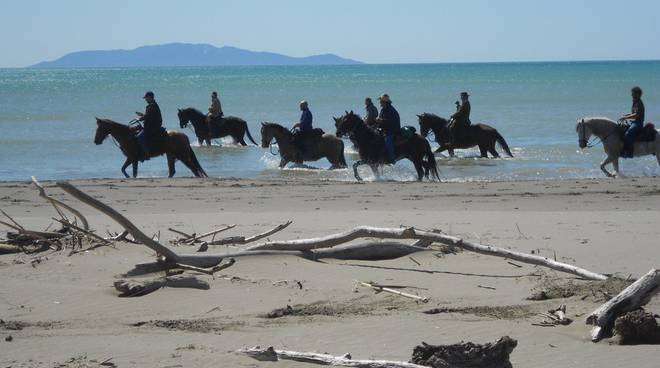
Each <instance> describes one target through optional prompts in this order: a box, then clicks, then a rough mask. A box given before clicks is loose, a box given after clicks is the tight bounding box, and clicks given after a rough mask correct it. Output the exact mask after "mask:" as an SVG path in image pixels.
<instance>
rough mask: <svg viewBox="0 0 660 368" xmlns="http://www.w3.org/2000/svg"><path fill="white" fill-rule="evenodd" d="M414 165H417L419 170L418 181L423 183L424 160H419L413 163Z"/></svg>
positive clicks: (416, 168) (416, 167)
mask: <svg viewBox="0 0 660 368" xmlns="http://www.w3.org/2000/svg"><path fill="white" fill-rule="evenodd" d="M413 165H415V170H417V181H422V179H423V178H424V166H423V165H422V160H421V159H418V160H415V161H413Z"/></svg>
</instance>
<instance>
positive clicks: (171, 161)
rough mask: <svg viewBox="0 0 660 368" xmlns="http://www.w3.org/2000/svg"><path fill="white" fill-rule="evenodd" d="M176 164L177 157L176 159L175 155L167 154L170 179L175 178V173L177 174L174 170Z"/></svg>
mask: <svg viewBox="0 0 660 368" xmlns="http://www.w3.org/2000/svg"><path fill="white" fill-rule="evenodd" d="M175 162H176V157H174V155H173V154H171V153H168V154H167V169H168V170H169V177H170V178H171V177H173V176H174V173H175V172H176V170H175V168H174V163H175Z"/></svg>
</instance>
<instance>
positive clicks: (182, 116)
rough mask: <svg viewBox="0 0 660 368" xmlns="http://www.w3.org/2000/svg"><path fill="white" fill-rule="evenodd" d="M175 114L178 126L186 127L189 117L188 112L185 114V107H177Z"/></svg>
mask: <svg viewBox="0 0 660 368" xmlns="http://www.w3.org/2000/svg"><path fill="white" fill-rule="evenodd" d="M176 115H177V116H178V117H179V127H181V129H183V128H185V127H187V126H188V123H189V122H190V119H189V118H188V114H186V111H185V109H184V110H181V109H178V111H177V113H176Z"/></svg>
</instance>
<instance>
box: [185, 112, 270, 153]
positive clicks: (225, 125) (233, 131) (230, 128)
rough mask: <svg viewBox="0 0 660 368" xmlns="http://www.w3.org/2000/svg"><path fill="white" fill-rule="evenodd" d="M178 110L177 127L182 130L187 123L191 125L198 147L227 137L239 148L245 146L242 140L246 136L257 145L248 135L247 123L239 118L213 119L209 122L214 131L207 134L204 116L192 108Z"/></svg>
mask: <svg viewBox="0 0 660 368" xmlns="http://www.w3.org/2000/svg"><path fill="white" fill-rule="evenodd" d="M178 110H179V111H178V113H177V115H178V116H179V126H180V127H181V129H183V128H185V127H186V126H188V123H192V125H193V128H194V129H195V135H196V136H197V140H198V141H199V145H200V146H201V145H202V144H203V142H204V141H206V144H207V145H209V146H210V145H211V139H214V138H222V137H226V136H228V135H230V136H231V137H232V138H233V139H234V142H235V143H238V144H240V145H241V146H247V143H245V139H244V138H245V135H246V134H247V137H248V139H249V140H250V141H251V142H252V143H253V144H254V145H257V142H255V141H254V138H252V135H251V134H250V130H248V126H247V122H245V120H243V119H241V118H237V117H235V116H227V117H223V118H222V119H215V120H213V121H211V124H212V125H213V126H214V127H215V129H212V131H211V134H209V124H208V123H207V120H206V114H204V113H202V112H201V111H199V110H197V109H195V108H192V107H187V108H185V109H178Z"/></svg>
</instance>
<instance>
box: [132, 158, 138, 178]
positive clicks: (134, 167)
mask: <svg viewBox="0 0 660 368" xmlns="http://www.w3.org/2000/svg"><path fill="white" fill-rule="evenodd" d="M137 170H138V161H137V160H135V161H133V178H137Z"/></svg>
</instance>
